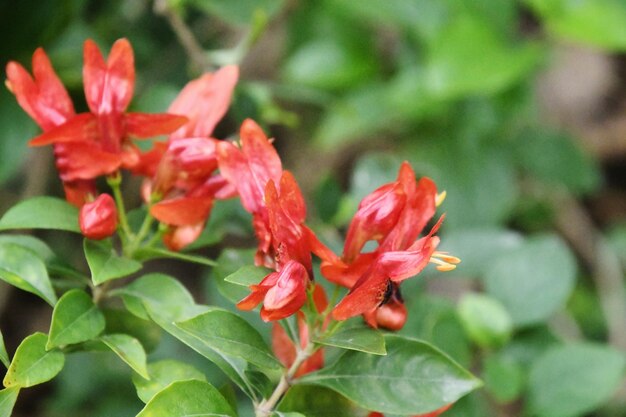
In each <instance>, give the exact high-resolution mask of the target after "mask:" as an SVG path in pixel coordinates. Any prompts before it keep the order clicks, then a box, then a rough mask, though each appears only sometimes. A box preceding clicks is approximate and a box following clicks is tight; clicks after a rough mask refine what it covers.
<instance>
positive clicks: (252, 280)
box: [224, 265, 271, 287]
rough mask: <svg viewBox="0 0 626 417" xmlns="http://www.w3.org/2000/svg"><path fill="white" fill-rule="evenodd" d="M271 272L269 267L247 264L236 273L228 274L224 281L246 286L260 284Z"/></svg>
mask: <svg viewBox="0 0 626 417" xmlns="http://www.w3.org/2000/svg"><path fill="white" fill-rule="evenodd" d="M270 272H271V271H270V270H268V269H267V268H263V267H258V266H254V265H246V266H242V267H241V268H239V269H238V270H237V271H235V272H234V273H232V274H230V275H228V276H227V277H226V278H224V281H226V282H230V283H232V284H237V285H241V286H244V287H249V286H250V285H254V284H258V283H259V282H260V281H261V280H262V279H263V278H265V276H267V274H269V273H270Z"/></svg>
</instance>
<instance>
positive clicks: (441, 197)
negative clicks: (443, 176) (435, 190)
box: [435, 190, 447, 207]
mask: <svg viewBox="0 0 626 417" xmlns="http://www.w3.org/2000/svg"><path fill="white" fill-rule="evenodd" d="M446 195H447V193H446V191H445V190H444V191H442V192H440V193H439V194H437V195H436V196H435V206H436V207H439V206H440V205H441V204H442V203H443V200H445V199H446Z"/></svg>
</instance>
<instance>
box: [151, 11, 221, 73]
mask: <svg viewBox="0 0 626 417" xmlns="http://www.w3.org/2000/svg"><path fill="white" fill-rule="evenodd" d="M154 12H155V13H156V14H159V15H161V16H163V17H164V18H165V19H166V20H167V22H168V23H169V25H170V26H171V28H172V30H173V31H174V33H175V34H176V37H177V38H178V41H179V42H180V44H181V45H182V46H183V48H185V52H187V55H188V56H189V59H190V60H191V62H192V63H193V65H194V66H195V67H196V69H197V70H198V71H200V72H204V71H210V70H211V69H212V65H211V62H210V60H209V58H208V56H207V54H206V53H205V51H204V48H202V45H200V43H199V42H198V40H197V39H196V37H195V36H194V34H193V32H192V31H191V29H189V26H187V24H186V23H185V21H184V20H183V19H182V18H181V17H180V15H179V14H178V13H177V12H176V11H175V10H173V9H172V8H171V7H169V5H168V4H167V0H155V1H154Z"/></svg>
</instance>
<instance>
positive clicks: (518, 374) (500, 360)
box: [482, 355, 525, 403]
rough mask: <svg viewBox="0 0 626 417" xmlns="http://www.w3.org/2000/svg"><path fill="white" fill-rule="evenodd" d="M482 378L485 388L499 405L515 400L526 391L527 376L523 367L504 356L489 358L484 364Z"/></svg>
mask: <svg viewBox="0 0 626 417" xmlns="http://www.w3.org/2000/svg"><path fill="white" fill-rule="evenodd" d="M482 377H483V378H484V380H485V388H486V389H487V391H489V393H490V394H491V395H493V397H494V398H495V399H496V400H497V401H498V402H499V403H509V402H511V401H513V400H515V399H516V398H518V397H519V396H520V394H521V393H522V390H523V389H524V382H525V374H524V372H523V371H522V368H521V366H519V365H518V364H517V363H515V362H514V361H513V360H511V359H507V358H506V357H505V356H504V355H497V356H496V355H492V356H488V357H487V358H486V359H485V362H484V364H483V375H482Z"/></svg>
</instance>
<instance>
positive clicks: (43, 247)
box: [0, 235, 55, 262]
mask: <svg viewBox="0 0 626 417" xmlns="http://www.w3.org/2000/svg"><path fill="white" fill-rule="evenodd" d="M5 243H13V244H15V245H17V246H21V247H23V248H24V249H29V250H30V251H32V252H33V253H34V254H35V255H37V256H38V257H39V258H41V260H42V261H44V262H48V261H50V260H52V259H53V258H54V257H55V256H54V252H52V249H50V246H48V244H47V243H45V242H44V241H43V240H41V239H37V238H36V237H33V236H28V235H2V236H0V245H4V244H5Z"/></svg>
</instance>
